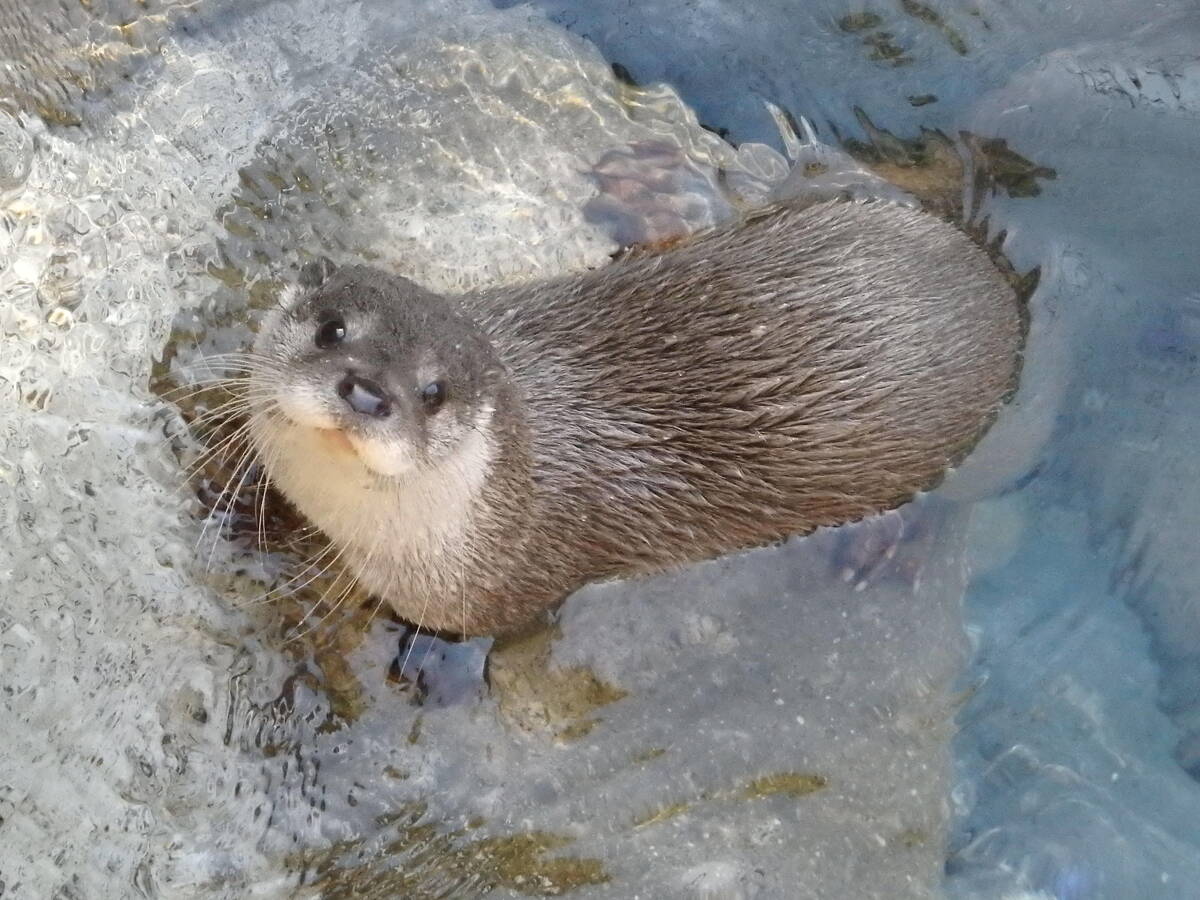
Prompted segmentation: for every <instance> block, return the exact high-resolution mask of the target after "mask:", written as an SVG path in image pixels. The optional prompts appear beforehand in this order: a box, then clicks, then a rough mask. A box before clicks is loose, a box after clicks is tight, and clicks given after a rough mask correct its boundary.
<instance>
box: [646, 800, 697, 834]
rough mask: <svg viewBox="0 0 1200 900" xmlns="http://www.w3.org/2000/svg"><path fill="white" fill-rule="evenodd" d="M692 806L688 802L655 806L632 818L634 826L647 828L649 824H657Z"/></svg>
mask: <svg viewBox="0 0 1200 900" xmlns="http://www.w3.org/2000/svg"><path fill="white" fill-rule="evenodd" d="M691 808H692V804H690V803H683V802H681V803H669V804H667V805H665V806H660V807H657V808H656V809H653V810H651V811H650V812H648V813H646V814H645V815H643V816H638V817H637V818H636V819H634V820H633V827H634V828H649V827H650V826H651V825H658V824H660V823H662V822H666V821H667V820H668V819H673V818H675V817H676V816H678V815H679V814H680V813H685V812H687V811H688V810H689V809H691Z"/></svg>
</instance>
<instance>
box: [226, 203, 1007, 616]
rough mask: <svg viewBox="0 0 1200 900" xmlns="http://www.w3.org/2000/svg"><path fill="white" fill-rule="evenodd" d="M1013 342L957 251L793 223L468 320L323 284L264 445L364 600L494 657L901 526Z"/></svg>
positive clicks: (370, 277) (257, 366)
mask: <svg viewBox="0 0 1200 900" xmlns="http://www.w3.org/2000/svg"><path fill="white" fill-rule="evenodd" d="M1022 336H1023V313H1022V309H1021V304H1020V302H1019V301H1018V298H1017V295H1016V293H1015V291H1014V290H1013V288H1012V287H1011V286H1010V284H1009V283H1008V281H1007V280H1006V279H1005V277H1004V276H1003V275H1002V274H1001V273H1000V271H999V270H998V269H997V267H996V266H995V265H994V264H993V262H992V260H991V259H990V258H989V256H988V254H987V253H986V252H985V251H984V250H983V249H981V248H980V247H978V246H977V245H975V244H974V243H973V242H972V241H971V240H970V238H968V237H967V236H966V235H965V234H963V233H962V232H961V231H959V230H958V229H957V228H955V227H954V226H952V225H950V224H948V223H946V222H943V221H941V220H939V219H937V218H934V217H933V216H930V215H928V214H926V213H923V212H920V211H917V210H913V209H909V208H906V207H903V206H898V205H893V204H889V203H886V202H879V201H875V202H839V201H833V202H824V203H818V204H813V205H809V206H807V207H803V208H802V207H799V206H789V205H783V206H778V207H775V208H772V209H769V210H766V211H762V212H760V213H758V214H754V215H751V216H749V217H747V218H746V219H745V220H743V221H741V222H739V223H736V224H733V225H727V226H723V227H717V228H714V229H712V230H710V231H708V232H706V233H703V234H700V235H697V236H695V237H693V238H690V239H687V240H685V241H683V242H680V243H677V244H675V245H673V246H671V247H670V248H668V249H665V250H660V251H654V250H641V251H633V252H630V253H629V254H626V255H625V256H624V257H622V258H620V259H618V260H617V261H615V262H613V263H611V264H610V265H608V266H605V267H602V268H599V269H596V270H593V271H589V272H586V273H583V274H577V275H572V276H569V277H560V278H555V279H551V280H544V281H539V282H535V283H526V284H518V285H514V286H506V287H499V288H494V289H489V290H482V291H478V292H474V293H469V294H465V295H462V296H453V297H451V296H442V295H438V294H435V293H432V292H430V291H428V290H426V289H424V288H422V287H421V286H419V285H417V284H415V283H413V282H412V281H409V280H407V279H405V278H401V277H398V276H396V275H392V274H388V273H385V272H383V271H380V270H378V269H374V268H369V267H365V266H362V265H349V266H344V267H340V268H338V267H334V266H333V265H332V264H331V263H328V262H327V261H323V262H322V263H320V264H312V263H310V264H309V265H308V266H306V267H305V268H304V270H303V271H302V273H301V278H300V279H299V283H298V284H297V285H295V286H294V287H293V288H292V289H290V290H289V292H288V294H287V295H286V297H285V298H284V299H282V300H281V303H280V305H279V308H278V309H276V310H274V311H273V313H272V314H271V315H269V316H268V317H267V318H266V319H265V320H264V322H263V325H262V327H261V329H260V332H259V334H258V336H257V339H256V341H255V343H254V348H253V351H252V360H253V362H252V363H251V364H250V373H249V379H248V381H249V388H248V391H247V397H248V398H249V405H250V410H251V412H250V417H249V429H250V434H251V436H252V440H253V442H254V446H255V448H256V450H257V453H258V456H259V459H260V461H261V462H262V464H263V465H264V467H265V470H266V473H267V476H268V477H269V479H270V481H271V482H272V483H273V484H274V485H275V486H276V487H277V488H278V489H279V490H280V491H281V492H282V493H283V495H284V496H285V497H286V498H287V499H288V500H289V501H290V502H291V503H292V504H293V505H294V506H295V507H296V508H297V509H298V510H299V511H300V512H301V513H303V514H304V516H306V517H307V518H308V519H309V520H310V521H311V522H312V523H313V524H315V525H316V526H317V527H318V528H319V529H320V530H321V531H322V532H323V533H324V535H325V536H327V537H328V539H329V540H330V541H331V542H332V547H333V549H334V550H336V553H337V559H338V560H339V564H341V565H344V566H345V567H346V568H347V569H348V570H349V572H350V573H351V574H352V575H353V576H354V577H355V578H357V579H358V581H359V582H360V584H361V585H362V586H363V587H364V588H365V589H366V590H367V591H368V592H370V593H371V594H372V595H374V596H376V597H378V598H379V599H380V600H381V601H386V602H387V603H389V604H390V605H391V607H392V608H393V609H394V610H395V612H396V613H397V614H398V616H399V617H400V618H403V619H406V620H409V621H411V622H413V623H415V624H416V625H417V626H418V627H425V628H428V629H433V630H439V631H444V632H450V633H457V634H462V635H484V634H487V635H499V634H505V633H512V632H517V631H521V630H524V629H527V628H528V627H529V626H531V625H532V624H534V623H536V622H537V621H538V620H539V619H540V618H542V617H543V615H544V614H545V613H547V612H549V611H551V610H552V609H553V608H555V607H556V605H557V604H558V603H559V602H560V601H562V600H563V599H564V598H565V597H566V596H567V595H569V594H570V593H572V592H573V591H575V590H576V589H577V588H580V587H582V586H583V585H584V584H586V583H588V582H592V581H597V580H603V579H613V578H625V577H630V576H637V575H644V574H649V573H656V572H662V571H664V570H668V569H671V568H674V567H678V566H682V565H684V564H686V563H691V562H695V561H699V560H702V559H706V558H710V557H714V556H718V555H721V554H725V553H729V552H731V551H735V550H741V549H747V548H751V547H755V546H760V545H765V544H769V543H772V542H775V541H779V540H782V539H785V538H787V537H790V536H792V535H801V534H805V533H807V532H811V531H813V530H814V529H816V528H818V527H820V526H832V525H837V524H840V523H845V522H849V521H853V520H857V519H861V518H863V517H866V516H868V515H871V514H873V513H877V512H880V511H883V510H886V509H891V508H894V507H896V506H898V505H900V504H903V503H904V502H906V501H907V500H909V499H911V498H912V497H913V496H914V495H915V494H916V493H918V492H920V491H922V490H926V489H929V488H930V487H932V486H934V485H935V484H936V483H937V482H938V480H939V479H940V478H941V477H942V475H943V474H944V473H945V472H946V470H947V469H948V468H949V467H951V466H953V465H954V464H955V463H956V462H957V461H959V460H960V459H961V458H962V457H963V456H964V455H965V454H966V453H967V452H968V451H969V449H970V448H971V447H972V445H973V444H974V443H975V442H976V441H977V439H978V438H979V437H980V436H981V435H982V434H983V432H984V431H985V430H986V428H987V427H988V425H989V424H990V422H991V421H992V419H993V418H994V416H995V415H996V413H997V411H998V409H999V408H1000V407H1001V405H1002V404H1003V402H1004V401H1005V399H1006V396H1007V395H1008V394H1009V393H1010V392H1011V391H1012V390H1013V388H1014V386H1015V381H1016V378H1017V372H1018V363H1019V357H1020V350H1021V342H1022Z"/></svg>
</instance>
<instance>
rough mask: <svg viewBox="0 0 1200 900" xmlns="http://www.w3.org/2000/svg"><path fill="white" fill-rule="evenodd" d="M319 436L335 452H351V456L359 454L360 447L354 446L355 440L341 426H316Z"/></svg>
mask: <svg viewBox="0 0 1200 900" xmlns="http://www.w3.org/2000/svg"><path fill="white" fill-rule="evenodd" d="M313 430H314V431H315V432H316V433H317V437H318V438H319V439H320V441H321V443H322V445H324V446H325V447H328V448H329V450H330V451H331V452H333V453H340V454H349V455H350V456H358V455H359V454H358V448H357V447H355V446H354V442H353V441H352V440H350V436H349V435H348V434H346V432H345V431H343V430H342V429H340V428H314V429H313Z"/></svg>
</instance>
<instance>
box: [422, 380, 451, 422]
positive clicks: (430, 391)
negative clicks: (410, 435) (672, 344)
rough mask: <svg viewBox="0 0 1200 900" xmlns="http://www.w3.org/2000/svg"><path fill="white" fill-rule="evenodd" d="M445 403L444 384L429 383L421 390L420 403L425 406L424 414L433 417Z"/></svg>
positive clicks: (438, 382) (441, 382)
mask: <svg viewBox="0 0 1200 900" xmlns="http://www.w3.org/2000/svg"><path fill="white" fill-rule="evenodd" d="M445 402H446V382H444V381H431V382H429V384H427V385H425V387H423V388H421V403H423V404H424V405H425V412H426V413H428V414H429V415H433V414H434V413H435V412H437V411H438V410H439V409H441V408H442V404H443V403H445Z"/></svg>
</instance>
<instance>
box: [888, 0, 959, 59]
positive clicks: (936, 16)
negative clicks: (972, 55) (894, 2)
mask: <svg viewBox="0 0 1200 900" xmlns="http://www.w3.org/2000/svg"><path fill="white" fill-rule="evenodd" d="M900 8H901V9H903V10H904V12H905V13H907V14H908V15H910V16H912V17H913V18H914V19H917V20H918V21H921V22H924V23H925V24H926V25H930V26H932V27H933V28H935V29H937V31H938V32H939V33H940V34H941V35H942V37H943V38H945V40H946V43H947V44H949V45H950V47H951V48H952V49H953V50H954V52H955V53H957V54H958V55H959V56H966V55H967V53H968V51H969V48H968V47H967V42H966V41H965V40H963V36H962V35H961V34H959V33H958V31H957V30H955V29H954V28H953V27H952V26H951V25H950V24H949V23H948V22H947V21H946V20H945V19H943V18H942V15H941V13H939V12H938V11H937V10H935V9H933V8H932V7H929V6H926V5H925V4H924V3H918V2H917V0H900Z"/></svg>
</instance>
